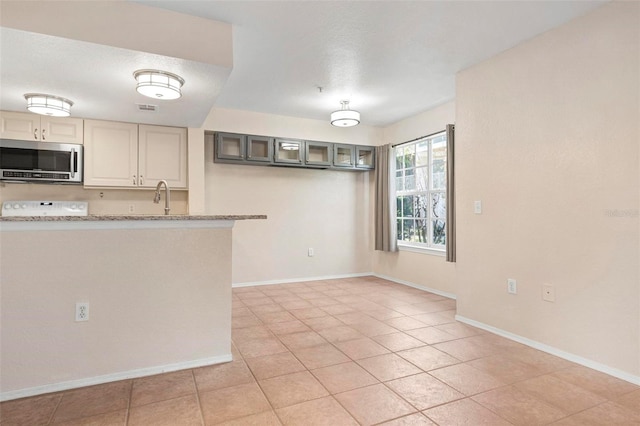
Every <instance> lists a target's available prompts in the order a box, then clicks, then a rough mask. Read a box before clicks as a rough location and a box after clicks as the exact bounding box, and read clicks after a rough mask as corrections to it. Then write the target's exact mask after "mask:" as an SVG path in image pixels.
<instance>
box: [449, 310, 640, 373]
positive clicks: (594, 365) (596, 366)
mask: <svg viewBox="0 0 640 426" xmlns="http://www.w3.org/2000/svg"><path fill="white" fill-rule="evenodd" d="M456 320H458V321H460V322H463V323H465V324H469V325H472V326H474V327H477V328H481V329H483V330H487V331H490V332H491V333H493V334H497V335H498V336H502V337H506V338H507V339H509V340H513V341H515V342H518V343H522V344H523V345H527V346H530V347H532V348H534V349H538V350H540V351H542V352H546V353H548V354H551V355H555V356H557V357H560V358H563V359H566V360H567V361H571V362H575V363H576V364H580V365H583V366H585V367H588V368H591V369H593V370H597V371H600V372H602V373H605V374H608V375H610V376H613V377H617V378H618V379H622V380H624V381H627V382H629V383H633V384H635V385H640V376H634V375H633V374H629V373H627V372H625V371H622V370H618V369H617V368H613V367H609V366H608V365H605V364H601V363H599V362H596V361H592V360H590V359H587V358H583V357H581V356H578V355H574V354H572V353H569V352H565V351H563V350H560V349H558V348H554V347H553V346H549V345H545V344H544V343H540V342H537V341H535V340H531V339H528V338H526V337H522V336H519V335H517V334H513V333H510V332H508V331H504V330H502V329H499V328H496V327H493V326H491V325H487V324H484V323H481V322H479V321H476V320H472V319H469V318H466V317H463V316H462V315H456Z"/></svg>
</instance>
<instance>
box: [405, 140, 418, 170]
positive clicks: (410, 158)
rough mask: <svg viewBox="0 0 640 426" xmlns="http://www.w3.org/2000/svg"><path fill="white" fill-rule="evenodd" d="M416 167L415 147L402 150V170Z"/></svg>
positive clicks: (411, 146)
mask: <svg viewBox="0 0 640 426" xmlns="http://www.w3.org/2000/svg"><path fill="white" fill-rule="evenodd" d="M415 166H416V146H415V145H410V146H406V147H405V148H404V168H405V169H409V168H412V167H415Z"/></svg>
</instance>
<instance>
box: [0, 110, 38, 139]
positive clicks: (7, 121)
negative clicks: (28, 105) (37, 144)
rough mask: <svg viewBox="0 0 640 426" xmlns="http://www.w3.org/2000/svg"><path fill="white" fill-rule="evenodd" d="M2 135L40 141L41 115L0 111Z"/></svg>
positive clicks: (4, 137)
mask: <svg viewBox="0 0 640 426" xmlns="http://www.w3.org/2000/svg"><path fill="white" fill-rule="evenodd" d="M0 137H1V138H3V139H18V140H23V141H39V140H40V116H39V115H36V114H31V113H26V112H11V111H0Z"/></svg>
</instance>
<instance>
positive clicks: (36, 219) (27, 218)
mask: <svg viewBox="0 0 640 426" xmlns="http://www.w3.org/2000/svg"><path fill="white" fill-rule="evenodd" d="M266 218H267V216H266V215H263V214H255V215H180V214H175V215H142V214H141V215H109V214H105V215H89V216H6V217H0V222H101V221H102V222H117V221H152V220H154V221H167V220H171V221H192V220H193V221H197V220H248V219H266Z"/></svg>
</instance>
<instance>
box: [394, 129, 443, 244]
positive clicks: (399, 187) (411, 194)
mask: <svg viewBox="0 0 640 426" xmlns="http://www.w3.org/2000/svg"><path fill="white" fill-rule="evenodd" d="M395 158H396V172H395V173H396V223H397V225H396V229H397V236H398V245H399V246H413V247H419V248H427V249H436V250H444V249H445V244H446V235H445V228H446V226H445V225H446V218H447V203H446V192H447V191H446V190H447V187H446V185H447V182H446V180H447V135H446V132H442V133H437V134H435V135H431V136H427V137H425V138H422V139H419V140H417V141H413V142H410V143H406V144H403V145H400V146H397V147H396V148H395Z"/></svg>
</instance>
